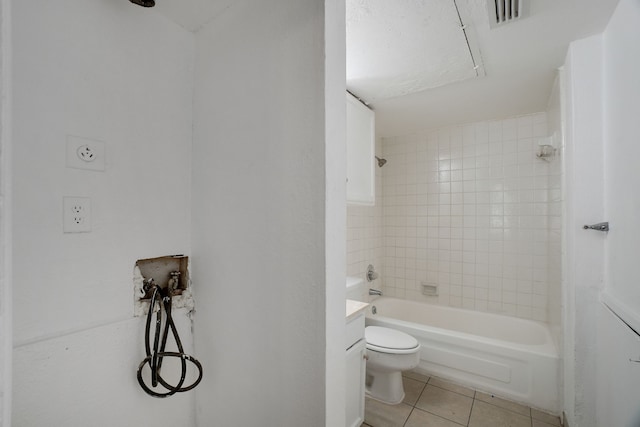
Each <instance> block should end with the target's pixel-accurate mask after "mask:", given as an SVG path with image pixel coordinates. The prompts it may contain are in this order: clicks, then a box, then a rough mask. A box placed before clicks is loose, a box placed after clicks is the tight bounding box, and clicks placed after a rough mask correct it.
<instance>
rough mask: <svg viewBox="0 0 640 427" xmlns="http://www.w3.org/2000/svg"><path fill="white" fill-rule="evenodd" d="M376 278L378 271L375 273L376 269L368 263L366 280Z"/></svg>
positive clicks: (370, 280)
mask: <svg viewBox="0 0 640 427" xmlns="http://www.w3.org/2000/svg"><path fill="white" fill-rule="evenodd" d="M377 278H378V273H376V269H375V267H374V266H373V265H372V264H369V266H368V267H367V282H373V281H374V280H376V279H377Z"/></svg>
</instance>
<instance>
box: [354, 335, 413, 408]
mask: <svg viewBox="0 0 640 427" xmlns="http://www.w3.org/2000/svg"><path fill="white" fill-rule="evenodd" d="M364 335H365V339H366V341H367V356H368V359H367V379H366V382H365V387H366V393H367V396H369V397H372V398H373V399H376V400H379V401H381V402H384V403H389V404H392V405H395V404H397V403H400V402H402V401H403V400H404V385H403V383H402V371H408V370H410V369H413V368H415V367H416V366H418V363H419V362H420V344H419V343H418V340H416V339H415V338H414V337H412V336H411V335H409V334H405V333H404V332H402V331H398V330H395V329H391V328H383V327H380V326H367V327H366V328H365V329H364Z"/></svg>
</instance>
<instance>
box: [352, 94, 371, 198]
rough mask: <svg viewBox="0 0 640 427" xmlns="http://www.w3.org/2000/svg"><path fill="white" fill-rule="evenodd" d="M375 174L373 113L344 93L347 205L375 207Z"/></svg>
mask: <svg viewBox="0 0 640 427" xmlns="http://www.w3.org/2000/svg"><path fill="white" fill-rule="evenodd" d="M375 172H376V171H375V118H374V113H373V111H372V110H370V109H369V108H367V107H366V106H365V105H364V104H362V103H361V102H360V101H358V100H357V99H356V98H355V97H353V96H352V95H351V94H349V93H347V203H348V204H353V205H365V206H373V205H374V204H375V201H376V198H375V197H376V195H375Z"/></svg>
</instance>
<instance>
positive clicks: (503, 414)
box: [469, 399, 531, 427]
mask: <svg viewBox="0 0 640 427" xmlns="http://www.w3.org/2000/svg"><path fill="white" fill-rule="evenodd" d="M469 427H531V417H527V416H524V415H520V414H517V413H515V412H512V411H509V410H508V409H503V408H500V407H498V406H495V405H491V404H489V403H485V402H482V401H480V400H477V399H476V400H475V401H474V402H473V409H472V410H471V418H470V419H469Z"/></svg>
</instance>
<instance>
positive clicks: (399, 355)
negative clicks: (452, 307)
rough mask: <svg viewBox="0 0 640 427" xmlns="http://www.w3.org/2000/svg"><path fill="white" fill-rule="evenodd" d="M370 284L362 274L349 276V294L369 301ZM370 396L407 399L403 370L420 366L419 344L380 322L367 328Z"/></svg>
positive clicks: (384, 399)
mask: <svg viewBox="0 0 640 427" xmlns="http://www.w3.org/2000/svg"><path fill="white" fill-rule="evenodd" d="M368 291H369V288H368V286H367V285H366V284H365V282H364V280H363V279H361V278H359V277H347V293H346V294H347V298H348V299H351V300H355V301H364V302H368V300H369V298H368V293H369V292H368ZM364 331H365V340H366V342H367V367H366V370H367V371H366V382H365V389H366V394H367V396H369V397H371V398H373V399H376V400H379V401H381V402H384V403H388V404H392V405H395V404H398V403H401V402H402V401H403V400H404V385H403V383H402V371H408V370H410V369H413V368H415V367H416V366H418V363H419V362H420V344H419V343H418V340H416V339H415V338H414V337H412V336H411V335H409V334H406V333H404V332H402V331H398V330H396V329H391V328H385V327H381V326H367V327H366V328H365V330H364Z"/></svg>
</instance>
